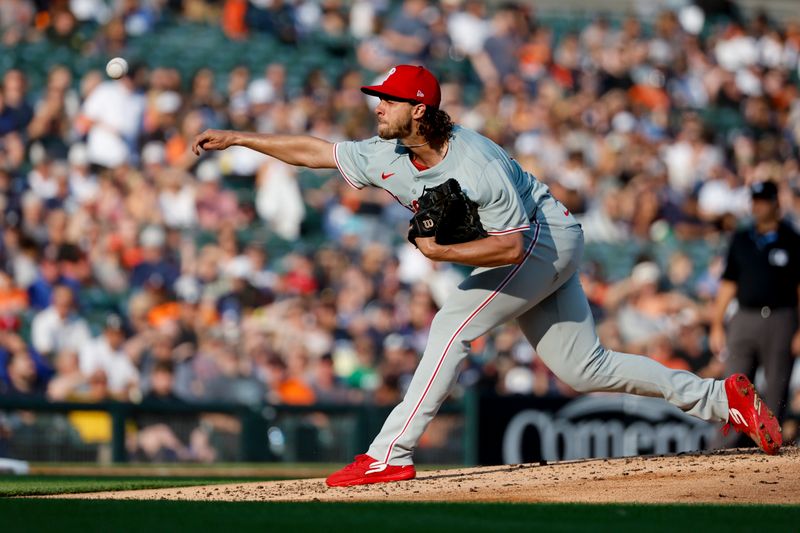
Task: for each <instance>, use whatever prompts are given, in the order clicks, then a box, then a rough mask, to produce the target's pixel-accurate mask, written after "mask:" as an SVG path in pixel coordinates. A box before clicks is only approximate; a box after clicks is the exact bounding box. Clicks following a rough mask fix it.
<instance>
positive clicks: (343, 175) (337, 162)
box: [333, 143, 364, 191]
mask: <svg viewBox="0 0 800 533" xmlns="http://www.w3.org/2000/svg"><path fill="white" fill-rule="evenodd" d="M338 147H339V143H334V144H333V161H334V162H335V163H336V168H338V169H339V174H341V175H342V177H343V178H344V181H346V182H347V184H348V185H349V186H351V187H352V188H354V189H356V190H359V191H360V190H361V189H363V188H364V186H363V185H362V186H361V187H359V186H358V185H357V184H356V182H354V181H353V180H351V179H350V178H348V177H347V174H345V172H344V169H343V168H342V165H340V164H339V156H338V155H337V154H336V149H337V148H338Z"/></svg>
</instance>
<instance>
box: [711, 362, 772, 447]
mask: <svg viewBox="0 0 800 533" xmlns="http://www.w3.org/2000/svg"><path fill="white" fill-rule="evenodd" d="M725 392H726V393H727V394H728V423H727V424H725V425H724V426H723V427H722V433H723V434H725V435H727V434H728V432H729V431H730V428H731V426H733V429H735V430H736V431H737V432H739V433H745V434H747V435H748V436H749V437H750V438H751V439H753V440H754V441H755V443H756V444H758V446H759V448H761V449H762V450H764V453H767V454H769V455H774V454H776V453H778V450H779V449H780V447H781V445H782V444H783V437H781V425H780V423H779V422H778V419H777V418H775V415H773V414H772V411H770V410H769V407H767V404H765V403H764V402H762V401H761V398H759V396H758V393H757V392H756V388H755V387H754V386H753V384H752V383H750V380H749V379H747V376H745V375H744V374H733V375H732V376H730V377H728V379H726V380H725Z"/></svg>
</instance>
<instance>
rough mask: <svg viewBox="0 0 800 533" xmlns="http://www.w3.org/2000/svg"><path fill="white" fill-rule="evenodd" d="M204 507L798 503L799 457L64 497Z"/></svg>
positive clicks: (695, 458) (680, 458) (745, 453)
mask: <svg viewBox="0 0 800 533" xmlns="http://www.w3.org/2000/svg"><path fill="white" fill-rule="evenodd" d="M56 497H59V498H63V497H68V498H90V499H135V500H163V499H167V500H205V501H244V500H249V501H440V502H456V501H485V502H488V501H502V502H605V503H611V502H617V503H618V502H638V503H700V502H712V503H737V504H738V503H783V504H798V503H800V450H798V449H797V448H794V447H789V448H786V449H784V450H783V451H782V452H781V454H780V455H777V456H767V455H764V454H763V453H761V452H758V451H756V450H755V449H753V450H726V451H722V452H712V453H703V454H681V455H674V456H659V457H631V458H623V459H593V460H586V461H570V462H560V463H551V464H543V465H538V464H527V465H514V466H494V467H480V468H465V469H459V470H437V471H423V472H419V473H418V477H417V479H415V480H412V481H405V482H399V483H389V484H376V485H366V486H360V487H350V488H336V489H331V488H328V487H327V486H325V482H324V480H322V479H304V480H297V481H271V482H255V483H237V484H232V485H211V486H205V487H182V488H174V489H157V490H136V491H121V492H98V493H91V494H71V495H67V496H63V495H62V496H56Z"/></svg>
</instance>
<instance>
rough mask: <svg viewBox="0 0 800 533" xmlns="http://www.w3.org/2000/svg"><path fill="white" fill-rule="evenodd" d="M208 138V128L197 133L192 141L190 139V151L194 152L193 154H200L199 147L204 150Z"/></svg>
mask: <svg viewBox="0 0 800 533" xmlns="http://www.w3.org/2000/svg"><path fill="white" fill-rule="evenodd" d="M208 138H209V132H208V130H206V131H204V132H203V133H198V134H197V135H196V136H195V138H194V141H192V152H194V155H200V149H201V148H202V149H204V150H205V149H206V147H205V144H206V142H207V141H208Z"/></svg>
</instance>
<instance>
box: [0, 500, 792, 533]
mask: <svg viewBox="0 0 800 533" xmlns="http://www.w3.org/2000/svg"><path fill="white" fill-rule="evenodd" d="M0 517H3V518H2V521H3V531H25V532H31V531H53V525H54V524H58V531H59V533H62V532H70V531H76V532H80V533H90V532H94V531H98V532H101V531H102V532H107V531H114V532H128V531H216V530H223V531H237V532H238V531H259V532H263V531H303V532H305V531H325V532H338V531H342V532H347V533H352V532H353V531H381V533H384V532H394V531H397V532H404V533H407V532H409V531H413V532H415V533H416V532H426V531H431V532H437V533H441V532H443V531H458V532H459V533H463V532H485V531H502V532H516V531H542V532H551V531H553V532H570V531H581V532H583V531H591V532H605V531H609V532H615V533H616V532H620V533H626V532H631V533H634V532H635V533H639V532H642V531H647V532H648V533H650V532H656V533H659V532H665V533H666V532H674V531H681V530H684V531H703V533H713V532H717V531H719V532H725V533H738V532H749V531H762V530H764V529H765V527H768V529H770V530H774V531H794V530H796V528H797V524H798V523H800V506H764V505H741V506H734V505H730V506H722V505H594V504H592V505H582V504H499V503H484V504H471V503H319V502H311V503H260V502H179V501H111V500H92V501H89V500H57V499H54V500H32V499H4V500H0Z"/></svg>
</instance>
